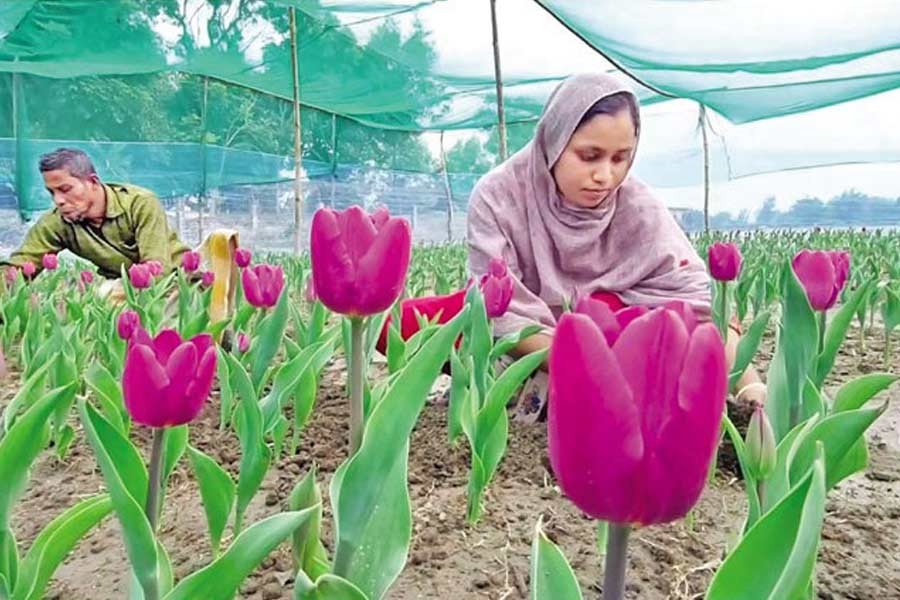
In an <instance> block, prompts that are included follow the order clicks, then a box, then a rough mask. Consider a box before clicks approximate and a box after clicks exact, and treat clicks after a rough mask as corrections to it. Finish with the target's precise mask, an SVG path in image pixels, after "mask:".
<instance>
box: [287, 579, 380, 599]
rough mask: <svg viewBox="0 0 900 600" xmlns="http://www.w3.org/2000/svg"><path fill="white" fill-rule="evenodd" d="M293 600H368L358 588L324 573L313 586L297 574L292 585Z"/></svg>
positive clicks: (344, 580)
mask: <svg viewBox="0 0 900 600" xmlns="http://www.w3.org/2000/svg"><path fill="white" fill-rule="evenodd" d="M294 600H369V598H368V596H366V595H365V594H363V593H362V592H361V591H360V589H359V588H358V587H356V586H355V585H353V584H352V583H350V582H349V581H347V580H346V579H344V578H343V577H338V576H337V575H332V574H331V573H326V574H325V575H322V576H321V577H319V578H318V579H317V580H316V582H315V584H313V583H312V581H310V580H309V578H308V577H306V575H304V574H303V573H299V574H298V576H297V581H296V582H295V583H294Z"/></svg>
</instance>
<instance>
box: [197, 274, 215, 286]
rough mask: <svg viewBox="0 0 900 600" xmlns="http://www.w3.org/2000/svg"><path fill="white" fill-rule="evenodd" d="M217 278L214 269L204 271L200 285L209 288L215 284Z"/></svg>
mask: <svg viewBox="0 0 900 600" xmlns="http://www.w3.org/2000/svg"><path fill="white" fill-rule="evenodd" d="M215 280H216V274H215V273H213V272H212V271H204V273H203V276H202V277H201V278H200V285H202V286H203V287H207V288H208V287H210V286H211V285H212V284H213V282H214V281H215Z"/></svg>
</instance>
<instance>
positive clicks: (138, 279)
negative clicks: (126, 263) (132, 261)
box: [128, 263, 153, 290]
mask: <svg viewBox="0 0 900 600" xmlns="http://www.w3.org/2000/svg"><path fill="white" fill-rule="evenodd" d="M128 279H129V280H130V281H131V285H132V287H134V288H135V289H138V290H143V289H146V288H148V287H150V280H151V279H153V275H152V273H150V268H149V267H148V266H147V265H146V264H143V263H142V264H137V265H131V267H129V268H128Z"/></svg>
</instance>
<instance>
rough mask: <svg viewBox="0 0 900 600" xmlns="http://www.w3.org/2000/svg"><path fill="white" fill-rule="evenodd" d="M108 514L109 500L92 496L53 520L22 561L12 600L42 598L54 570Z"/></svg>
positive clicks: (109, 508) (110, 505)
mask: <svg viewBox="0 0 900 600" xmlns="http://www.w3.org/2000/svg"><path fill="white" fill-rule="evenodd" d="M110 512H112V501H111V500H110V499H109V496H106V495H102V496H93V497H91V498H88V499H86V500H82V501H81V502H79V503H78V504H76V505H75V506H72V507H71V508H69V509H68V510H66V511H65V512H63V513H62V514H61V515H59V516H58V517H56V518H55V519H53V521H51V522H50V523H49V524H48V525H47V526H46V527H44V528H43V529H42V530H41V532H40V533H39V534H38V536H37V538H36V539H35V540H34V543H33V544H32V545H31V548H29V550H28V554H26V555H25V558H24V559H23V560H22V563H21V565H20V568H19V577H18V580H17V581H16V587H15V589H14V590H13V593H12V598H11V600H40V599H41V598H43V597H44V592H45V591H46V589H47V585H48V584H49V583H50V579H51V578H52V577H53V573H55V572H56V569H57V567H59V565H60V564H61V563H62V562H63V560H65V558H66V557H67V556H68V555H69V553H70V552H71V551H72V550H73V549H74V548H75V546H76V545H77V544H78V542H79V541H81V538H83V537H84V536H85V535H87V533H88V532H89V531H90V530H91V529H93V528H94V527H95V526H97V525H98V524H99V523H100V522H101V521H102V520H103V519H104V518H105V517H106V516H107V515H108V514H109V513H110Z"/></svg>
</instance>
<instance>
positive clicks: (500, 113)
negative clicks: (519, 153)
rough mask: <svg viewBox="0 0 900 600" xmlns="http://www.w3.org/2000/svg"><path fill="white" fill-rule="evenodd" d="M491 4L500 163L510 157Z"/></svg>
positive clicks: (494, 12)
mask: <svg viewBox="0 0 900 600" xmlns="http://www.w3.org/2000/svg"><path fill="white" fill-rule="evenodd" d="M490 2H491V34H492V36H493V43H494V81H495V83H496V85H497V133H498V136H499V138H500V161H501V162H502V161H505V160H506V157H507V156H508V153H507V149H506V111H505V110H504V108H503V72H502V70H501V68H500V38H499V36H498V34H497V0H490Z"/></svg>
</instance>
